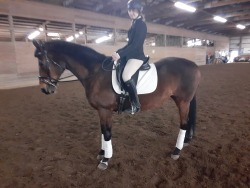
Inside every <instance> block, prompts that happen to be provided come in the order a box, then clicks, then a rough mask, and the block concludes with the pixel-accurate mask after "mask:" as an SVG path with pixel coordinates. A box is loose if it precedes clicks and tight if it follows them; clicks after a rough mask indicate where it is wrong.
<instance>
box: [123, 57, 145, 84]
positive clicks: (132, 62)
mask: <svg viewBox="0 0 250 188" xmlns="http://www.w3.org/2000/svg"><path fill="white" fill-rule="evenodd" d="M142 64H143V61H142V60H139V59H129V60H128V62H127V63H126V66H125V68H124V71H123V73H122V79H123V81H124V82H126V81H128V80H130V79H131V77H132V76H133V75H134V74H135V72H136V71H137V70H138V69H139V68H140V67H141V66H142Z"/></svg>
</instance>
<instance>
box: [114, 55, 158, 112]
mask: <svg viewBox="0 0 250 188" xmlns="http://www.w3.org/2000/svg"><path fill="white" fill-rule="evenodd" d="M125 65H126V61H123V60H120V61H119V62H116V63H114V67H115V70H113V72H112V86H113V89H114V91H115V92H116V93H117V94H119V102H118V110H117V112H118V113H119V114H120V113H121V112H123V111H127V110H124V109H123V106H124V102H125V100H128V99H129V97H128V92H127V91H126V89H127V88H126V84H125V83H124V81H123V79H122V72H123V70H124V68H125ZM131 79H133V80H134V83H135V84H136V85H137V89H138V87H139V90H137V93H138V94H146V93H151V92H153V91H154V90H155V89H156V86H157V80H158V79H157V71H156V68H155V65H154V64H149V57H147V59H146V60H145V61H144V62H143V64H142V66H141V67H140V68H139V69H138V70H137V71H136V73H135V74H134V75H133V76H132V78H131ZM128 101H129V100H128Z"/></svg>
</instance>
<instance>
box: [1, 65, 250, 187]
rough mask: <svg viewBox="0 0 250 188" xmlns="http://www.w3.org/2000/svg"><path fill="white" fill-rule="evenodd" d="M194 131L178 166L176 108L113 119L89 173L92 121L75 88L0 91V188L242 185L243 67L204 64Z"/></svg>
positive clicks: (247, 106) (247, 123) (247, 99)
mask: <svg viewBox="0 0 250 188" xmlns="http://www.w3.org/2000/svg"><path fill="white" fill-rule="evenodd" d="M200 70H201V73H202V81H201V83H200V87H199V89H198V92H197V105H198V106H197V108H198V111H197V130H196V137H195V139H194V140H193V141H192V143H191V145H189V146H188V147H185V148H184V149H183V151H182V153H181V157H180V159H179V160H177V161H174V160H172V159H171V158H170V152H171V151H172V150H173V148H174V146H175V142H176V138H177V134H178V132H179V117H178V113H177V108H176V106H175V105H174V103H173V102H172V101H171V100H169V101H168V103H166V104H164V105H163V106H162V107H161V108H159V109H156V110H152V111H148V112H145V113H139V114H137V115H134V116H132V115H129V114H122V115H117V114H115V115H114V124H113V147H114V156H113V158H112V160H111V161H110V164H109V168H108V170H106V171H100V170H97V168H96V167H97V164H98V161H97V160H96V156H97V153H98V151H99V149H100V126H99V120H98V115H97V112H96V111H95V110H93V109H92V108H91V107H90V106H89V104H88V102H87V101H86V98H85V93H84V89H83V87H82V86H81V85H80V84H79V83H78V82H73V83H61V85H60V86H59V90H58V93H56V94H54V95H51V96H46V95H44V94H42V93H41V92H40V89H39V87H27V88H21V89H12V90H0V187H1V188H2V187H8V188H22V187H25V188H26V187H27V188H36V187H46V188H59V187H62V188H64V187H65V188H66V187H81V188H85V187H86V188H99V187H100V188H134V187H139V188H154V187H156V188H172V187H181V188H185V187H187V188H194V187H208V188H217V187H223V188H239V187H249V185H250V129H249V128H250V63H248V64H247V63H237V64H236V63H235V64H221V65H205V66H201V67H200Z"/></svg>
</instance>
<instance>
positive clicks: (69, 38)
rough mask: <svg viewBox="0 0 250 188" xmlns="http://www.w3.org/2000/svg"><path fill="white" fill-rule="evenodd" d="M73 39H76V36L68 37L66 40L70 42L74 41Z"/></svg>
mask: <svg viewBox="0 0 250 188" xmlns="http://www.w3.org/2000/svg"><path fill="white" fill-rule="evenodd" d="M72 40H74V37H73V36H69V37H68V38H66V41H68V42H70V41H72Z"/></svg>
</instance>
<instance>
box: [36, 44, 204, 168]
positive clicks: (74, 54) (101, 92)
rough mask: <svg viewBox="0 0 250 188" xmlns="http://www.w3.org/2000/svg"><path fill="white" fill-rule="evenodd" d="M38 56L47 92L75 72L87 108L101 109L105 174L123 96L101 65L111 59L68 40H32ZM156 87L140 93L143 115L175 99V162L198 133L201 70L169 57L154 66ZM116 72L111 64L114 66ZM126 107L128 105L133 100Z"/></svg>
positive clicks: (101, 157)
mask: <svg viewBox="0 0 250 188" xmlns="http://www.w3.org/2000/svg"><path fill="white" fill-rule="evenodd" d="M33 44H34V46H35V47H36V48H35V54H34V56H35V57H36V58H37V59H38V65H39V66H38V67H39V85H40V89H41V91H42V92H43V93H44V94H47V95H49V94H52V93H54V92H55V91H56V89H57V86H58V82H59V79H60V77H61V75H62V73H63V72H64V71H65V70H66V69H67V70H69V71H71V72H72V73H73V74H74V75H75V76H76V77H77V78H78V80H79V81H80V82H81V84H82V86H83V87H84V88H85V93H86V97H87V100H88V102H89V104H90V105H91V106H92V107H93V108H94V109H95V110H97V111H98V115H99V119H100V126H101V149H100V151H99V153H98V155H97V159H98V160H99V163H98V166H97V167H98V168H99V169H101V170H105V169H107V167H108V164H109V161H110V159H111V157H112V155H113V149H112V142H111V138H112V114H113V113H114V112H117V110H118V105H119V95H118V94H117V93H115V91H114V90H113V88H112V83H111V73H110V71H107V70H105V69H104V68H103V63H104V62H105V61H107V60H109V61H111V63H112V58H111V57H108V56H106V55H104V54H101V53H99V52H97V51H95V50H94V49H92V48H89V47H87V46H83V45H79V44H75V43H70V42H65V41H48V42H42V41H40V40H33ZM155 67H156V70H157V74H158V83H157V87H156V89H155V91H153V92H152V93H148V94H141V95H139V100H140V103H141V111H140V113H143V111H146V110H149V109H154V108H157V107H160V106H161V105H162V104H164V102H165V101H166V100H167V99H173V100H174V102H175V104H176V105H177V107H178V111H179V116H180V130H179V134H178V137H177V142H176V145H175V148H174V150H173V152H172V154H171V158H173V159H174V160H177V159H178V158H179V157H180V152H181V150H182V148H183V146H185V145H188V144H189V142H190V141H191V140H192V138H193V136H194V133H195V124H196V122H195V121H196V95H195V94H196V90H197V88H198V85H199V82H200V79H201V74H200V71H199V68H198V66H197V65H196V64H195V63H194V62H192V61H190V60H187V59H183V58H177V57H169V58H163V59H161V60H159V61H157V62H155ZM111 69H112V66H111ZM124 107H125V108H129V107H130V103H129V101H127V102H125V104H124Z"/></svg>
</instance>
